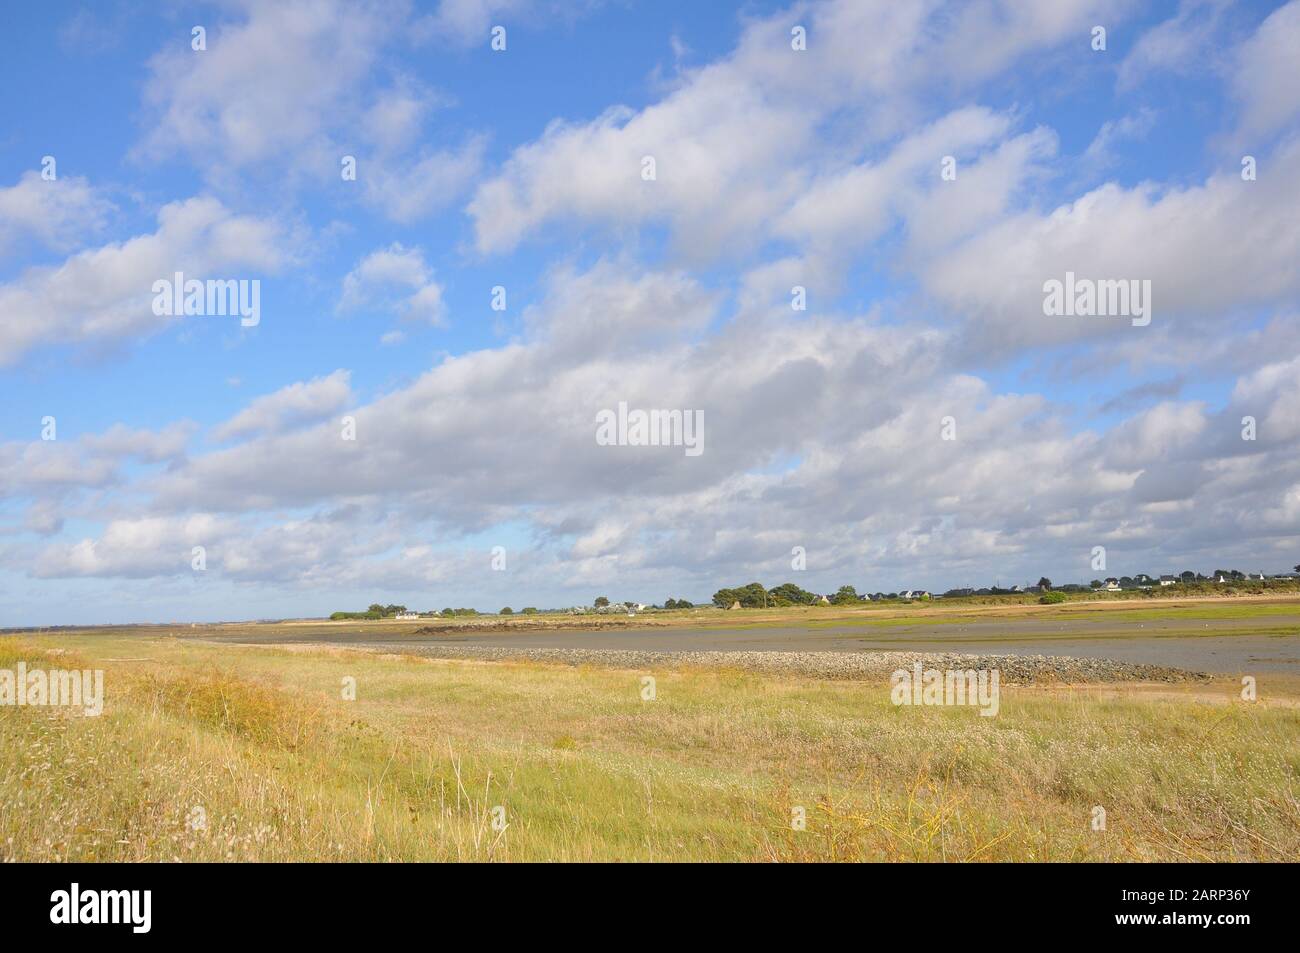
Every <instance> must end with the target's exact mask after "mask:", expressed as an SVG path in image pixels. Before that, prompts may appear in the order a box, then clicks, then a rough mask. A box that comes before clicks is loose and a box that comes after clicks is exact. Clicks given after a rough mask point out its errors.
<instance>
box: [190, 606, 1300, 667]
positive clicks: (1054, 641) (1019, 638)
mask: <svg viewBox="0 0 1300 953" xmlns="http://www.w3.org/2000/svg"><path fill="white" fill-rule="evenodd" d="M1252 630H1253V631H1252ZM1192 632H1200V633H1204V634H1191V633H1192ZM205 637H211V636H205ZM215 637H216V638H217V639H218V640H229V641H233V642H256V643H280V642H320V643H328V644H334V645H366V646H371V647H382V648H387V649H392V650H400V649H401V648H403V647H405V646H417V645H456V644H460V645H477V646H495V647H499V648H532V649H552V648H554V649H575V648H584V649H630V650H634V651H642V652H686V651H717V652H727V651H750V652H754V651H760V652H761V651H771V652H792V651H793V652H798V651H816V652H864V651H880V650H886V651H888V650H894V651H936V652H938V651H946V652H972V653H988V654H1007V655H1069V656H1075V657H1079V658H1107V659H1115V660H1118V661H1124V662H1140V663H1146V664H1150V665H1166V666H1171V667H1174V668H1182V669H1191V670H1193V671H1201V672H1214V673H1233V674H1236V673H1251V672H1261V671H1273V672H1295V673H1297V674H1300V619H1297V618H1295V617H1289V616H1288V617H1279V618H1271V619H1267V620H1263V619H1251V620H1241V619H1225V620H1216V621H1212V622H1208V623H1205V622H1198V621H1181V622H1165V621H1163V620H1161V621H1160V622H1154V623H1153V622H1143V623H1138V622H1108V621H1102V620H1098V621H1086V622H1085V621H1075V620H1068V621H1058V622H1053V623H1047V622H1043V621H1040V620H1023V621H1021V620H1014V621H999V622H977V623H971V624H943V625H924V624H918V625H908V626H896V627H894V626H891V627H889V628H877V627H868V626H844V627H834V628H817V629H809V628H803V627H778V628H766V627H763V628H759V627H755V628H745V627H737V628H713V627H700V628H694V629H664V628H639V629H638V628H630V629H606V630H598V631H592V630H575V629H552V630H545V631H537V632H491V631H485V632H481V633H480V632H453V633H448V634H447V635H402V636H396V637H395V633H393V632H392V631H391V630H390V631H387V632H385V631H382V630H377V629H358V630H340V629H338V628H337V627H332V628H331V627H321V628H320V629H306V630H303V629H299V630H293V629H276V628H274V627H268V628H267V630H266V631H264V632H256V633H250V632H243V633H239V634H233V633H232V634H230V635H217V636H215Z"/></svg>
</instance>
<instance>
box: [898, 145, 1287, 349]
mask: <svg viewBox="0 0 1300 953" xmlns="http://www.w3.org/2000/svg"><path fill="white" fill-rule="evenodd" d="M1269 161H1272V162H1277V163H1278V164H1279V165H1281V166H1282V167H1288V166H1290V165H1291V164H1293V163H1295V162H1297V161H1300V140H1291V141H1290V142H1289V143H1287V144H1285V145H1284V146H1283V147H1282V148H1280V149H1279V151H1278V152H1277V154H1275V155H1274V156H1272V157H1271V159H1270V160H1269ZM1298 207H1300V185H1298V184H1297V180H1296V179H1295V177H1294V176H1290V175H1276V176H1267V177H1262V178H1261V179H1260V180H1259V181H1256V182H1243V181H1242V179H1241V177H1240V175H1238V174H1237V173H1236V171H1235V170H1234V171H1233V172H1230V173H1224V174H1216V175H1213V176H1211V177H1210V178H1208V179H1207V180H1206V181H1205V182H1204V183H1203V184H1200V185H1193V186H1189V187H1186V188H1177V187H1175V188H1161V187H1159V186H1157V185H1155V184H1153V183H1144V184H1142V185H1139V186H1136V187H1134V188H1132V189H1126V188H1122V187H1120V186H1118V185H1115V184H1113V183H1111V184H1107V185H1103V186H1101V187H1099V188H1097V189H1094V190H1093V191H1091V192H1088V193H1087V194H1085V195H1083V196H1081V197H1080V198H1078V199H1076V200H1075V201H1073V202H1071V203H1069V204H1067V205H1063V206H1060V207H1059V208H1056V209H1053V210H1052V211H1050V212H1045V213H1044V212H1037V211H1028V212H1024V213H1021V214H1016V215H1012V216H1009V217H1006V218H1005V219H1003V220H1001V221H999V222H997V223H996V224H994V225H992V226H991V227H989V228H987V229H985V230H983V231H981V232H979V233H978V234H976V235H974V236H973V237H972V238H970V239H969V240H968V241H966V242H964V243H962V244H960V245H958V246H957V247H955V248H954V249H952V250H951V251H949V252H948V253H946V254H945V255H942V256H939V257H937V258H935V259H934V260H933V261H932V262H929V263H928V264H927V265H926V267H925V268H924V270H923V280H924V283H925V286H926V289H927V290H928V291H929V292H930V293H931V294H932V295H934V296H935V297H936V298H937V299H938V300H939V301H941V302H942V303H943V305H944V306H945V307H947V308H948V309H950V310H951V312H952V313H953V314H954V315H955V316H956V318H957V320H960V321H962V322H964V323H966V324H967V325H969V326H970V331H969V333H970V334H971V335H972V336H978V337H979V339H980V340H981V341H982V342H984V345H985V346H986V347H987V348H989V349H992V350H1003V351H1005V350H1014V349H1021V348H1027V347H1034V346H1040V345H1046V344H1056V343H1061V342H1065V341H1070V340H1080V339H1086V338H1092V337H1098V336H1103V335H1130V336H1131V335H1133V334H1135V333H1136V334H1139V335H1140V334H1141V333H1143V332H1144V331H1147V330H1150V329H1145V328H1144V329H1137V328H1132V327H1130V326H1129V322H1128V321H1127V320H1126V319H1124V318H1122V317H1121V318H1115V317H1110V318H1097V317H1047V316H1045V315H1044V313H1043V300H1044V283H1045V282H1047V281H1049V280H1051V279H1057V280H1064V279H1065V275H1066V272H1067V271H1069V272H1074V273H1075V275H1077V276H1078V277H1080V278H1086V279H1089V280H1097V279H1125V280H1128V279H1139V280H1150V282H1151V293H1152V299H1153V314H1154V317H1153V319H1152V325H1151V328H1153V329H1156V330H1159V328H1160V327H1161V326H1162V325H1168V324H1169V323H1170V322H1173V323H1175V324H1176V325H1177V326H1178V327H1179V328H1180V329H1181V330H1182V331H1183V333H1191V329H1192V328H1194V327H1205V326H1207V324H1208V323H1210V322H1218V321H1221V320H1223V319H1224V317H1225V316H1227V315H1231V314H1234V313H1239V312H1241V311H1242V310H1243V309H1246V308H1250V307H1268V306H1282V305H1285V304H1288V303H1290V302H1292V301H1294V300H1295V296H1296V295H1297V294H1298V293H1300V271H1297V270H1296V269H1295V268H1294V267H1293V264H1294V262H1295V261H1296V260H1297V256H1300V232H1298V231H1297V230H1296V229H1294V228H1292V227H1290V225H1289V224H1288V223H1289V222H1290V220H1291V219H1292V218H1293V217H1294V212H1295V209H1296V208H1298Z"/></svg>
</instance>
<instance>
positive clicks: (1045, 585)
mask: <svg viewBox="0 0 1300 953" xmlns="http://www.w3.org/2000/svg"><path fill="white" fill-rule="evenodd" d="M1038 588H1040V589H1044V590H1047V589H1051V588H1052V580H1050V579H1048V578H1047V577H1046V576H1044V577H1043V578H1042V579H1040V580H1038Z"/></svg>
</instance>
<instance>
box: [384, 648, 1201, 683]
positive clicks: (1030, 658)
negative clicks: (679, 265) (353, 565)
mask: <svg viewBox="0 0 1300 953" xmlns="http://www.w3.org/2000/svg"><path fill="white" fill-rule="evenodd" d="M384 647H385V648H390V647H391V648H393V649H395V650H397V651H400V652H404V653H407V654H415V655H422V656H427V657H429V658H469V659H483V660H486V661H495V662H500V661H507V660H512V659H513V660H527V661H534V662H554V663H559V664H563V665H606V666H609V667H611V668H628V669H646V670H651V671H653V670H656V669H664V668H676V667H679V666H700V667H704V668H742V669H748V670H751V671H756V672H770V673H773V674H784V675H809V676H813V677H815V678H842V679H864V680H867V679H878V678H888V677H889V675H890V673H892V672H894V671H896V670H897V669H900V668H906V669H910V668H911V667H912V666H913V665H914V664H915V663H916V662H917V661H920V662H921V664H922V666H924V667H925V668H927V669H930V668H935V669H940V670H947V669H960V670H963V671H965V670H967V669H977V670H978V669H997V670H998V672H999V675H998V678H999V680H1000V681H1002V682H1004V683H1007V684H1022V685H1023V684H1030V683H1035V682H1037V683H1084V682H1184V681H1199V680H1204V679H1206V678H1208V676H1206V675H1204V674H1202V673H1199V672H1186V671H1183V670H1181V669H1176V668H1164V667H1161V666H1157V665H1138V664H1133V663H1129V662H1116V661H1112V660H1110V659H1092V658H1073V657H1068V656H1064V655H963V654H959V653H956V652H636V651H627V650H623V649H519V648H493V647H487V646H477V645H447V646H442V645H419V646H415V645H412V646H408V647H399V646H395V645H394V646H384Z"/></svg>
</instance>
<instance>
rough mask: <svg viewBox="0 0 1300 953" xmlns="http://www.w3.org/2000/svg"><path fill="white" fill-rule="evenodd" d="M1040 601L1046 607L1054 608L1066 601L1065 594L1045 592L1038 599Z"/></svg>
mask: <svg viewBox="0 0 1300 953" xmlns="http://www.w3.org/2000/svg"><path fill="white" fill-rule="evenodd" d="M1038 601H1039V602H1040V603H1041V604H1042V605H1045V606H1054V605H1057V604H1059V603H1062V602H1064V601H1065V593H1063V592H1045V593H1043V594H1042V595H1041V596H1039V597H1038Z"/></svg>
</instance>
